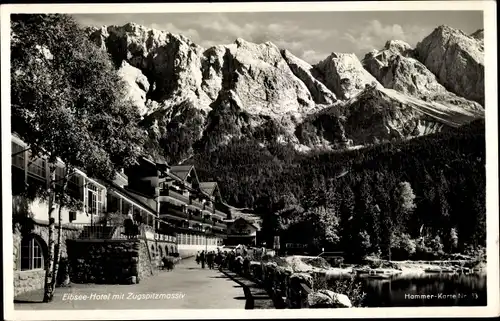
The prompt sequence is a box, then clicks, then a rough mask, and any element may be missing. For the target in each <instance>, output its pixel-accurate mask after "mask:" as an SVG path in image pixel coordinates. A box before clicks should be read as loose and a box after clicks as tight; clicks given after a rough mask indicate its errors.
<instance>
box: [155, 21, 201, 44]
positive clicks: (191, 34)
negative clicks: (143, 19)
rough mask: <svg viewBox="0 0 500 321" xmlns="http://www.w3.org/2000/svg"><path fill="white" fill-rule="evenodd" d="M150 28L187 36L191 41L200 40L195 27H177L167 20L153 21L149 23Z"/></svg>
mask: <svg viewBox="0 0 500 321" xmlns="http://www.w3.org/2000/svg"><path fill="white" fill-rule="evenodd" d="M150 27H151V28H153V29H157V30H162V31H167V32H170V33H173V34H179V35H183V36H186V37H188V38H189V39H191V40H192V41H194V42H196V41H199V40H200V34H199V33H198V31H197V30H196V29H193V28H187V29H186V28H179V27H177V26H176V25H174V24H173V23H171V22H169V23H166V24H157V23H153V24H151V25H150Z"/></svg>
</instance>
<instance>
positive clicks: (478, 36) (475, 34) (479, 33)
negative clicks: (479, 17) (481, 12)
mask: <svg viewBox="0 0 500 321" xmlns="http://www.w3.org/2000/svg"><path fill="white" fill-rule="evenodd" d="M470 36H471V37H472V38H475V39H477V40H481V41H483V40H484V29H479V30H477V31H475V32H473V33H472V34H471V35H470Z"/></svg>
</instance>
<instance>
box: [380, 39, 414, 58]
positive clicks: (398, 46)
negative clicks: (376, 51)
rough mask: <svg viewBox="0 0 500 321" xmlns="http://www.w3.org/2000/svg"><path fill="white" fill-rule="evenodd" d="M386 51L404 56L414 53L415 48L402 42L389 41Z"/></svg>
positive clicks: (385, 47)
mask: <svg viewBox="0 0 500 321" xmlns="http://www.w3.org/2000/svg"><path fill="white" fill-rule="evenodd" d="M384 49H385V50H390V51H391V52H394V53H399V54H400V55H403V56H405V55H407V54H409V53H410V52H412V51H413V48H412V47H411V46H410V45H409V44H408V43H406V42H404V41H402V40H389V41H387V42H386V43H385V46H384Z"/></svg>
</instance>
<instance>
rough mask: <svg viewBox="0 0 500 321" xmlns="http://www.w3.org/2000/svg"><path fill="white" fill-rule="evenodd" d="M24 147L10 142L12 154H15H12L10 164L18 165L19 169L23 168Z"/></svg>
mask: <svg viewBox="0 0 500 321" xmlns="http://www.w3.org/2000/svg"><path fill="white" fill-rule="evenodd" d="M25 149H26V148H25V147H23V146H21V145H18V144H16V143H14V142H12V151H11V152H12V155H15V156H12V165H13V166H16V167H19V168H21V169H24V166H25V164H24V154H25V152H24V150H25Z"/></svg>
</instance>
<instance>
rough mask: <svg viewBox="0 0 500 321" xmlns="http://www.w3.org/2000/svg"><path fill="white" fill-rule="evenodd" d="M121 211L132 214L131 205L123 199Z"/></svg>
mask: <svg viewBox="0 0 500 321" xmlns="http://www.w3.org/2000/svg"><path fill="white" fill-rule="evenodd" d="M122 213H123V214H125V215H128V214H129V213H130V214H132V205H131V204H130V203H129V202H127V201H125V200H123V202H122Z"/></svg>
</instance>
